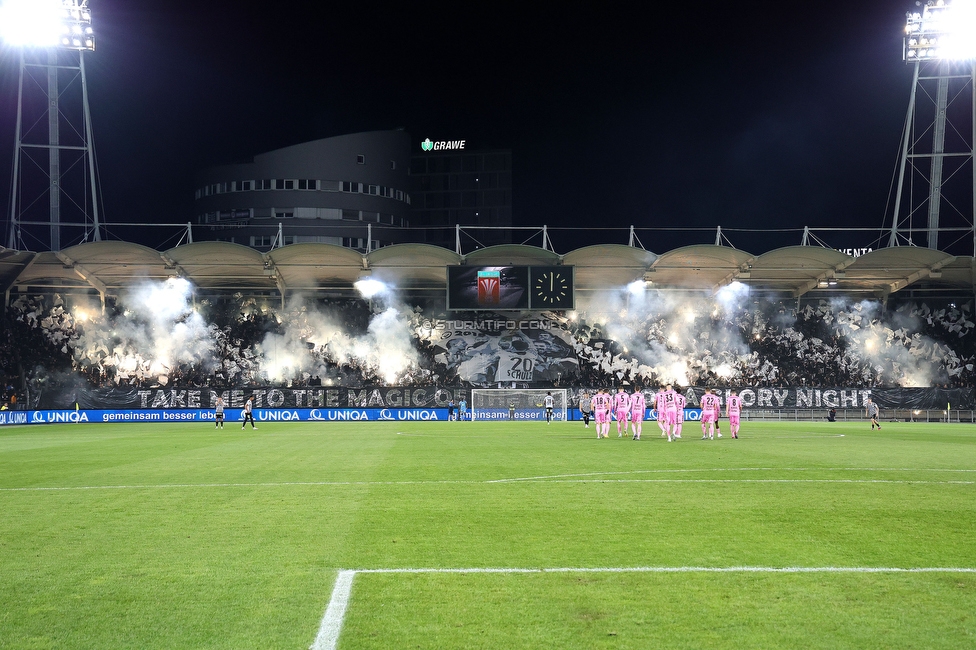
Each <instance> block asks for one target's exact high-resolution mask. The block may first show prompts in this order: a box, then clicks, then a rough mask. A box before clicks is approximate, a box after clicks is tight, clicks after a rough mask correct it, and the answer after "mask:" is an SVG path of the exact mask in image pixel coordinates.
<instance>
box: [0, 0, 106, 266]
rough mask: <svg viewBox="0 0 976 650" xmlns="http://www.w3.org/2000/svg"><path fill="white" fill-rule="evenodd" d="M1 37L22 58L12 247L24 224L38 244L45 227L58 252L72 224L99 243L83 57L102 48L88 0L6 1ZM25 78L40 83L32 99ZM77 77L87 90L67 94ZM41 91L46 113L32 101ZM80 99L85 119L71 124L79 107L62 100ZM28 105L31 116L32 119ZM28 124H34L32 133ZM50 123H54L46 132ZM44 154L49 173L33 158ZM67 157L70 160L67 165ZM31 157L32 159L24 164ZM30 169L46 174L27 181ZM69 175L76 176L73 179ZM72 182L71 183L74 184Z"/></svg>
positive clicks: (32, 86)
mask: <svg viewBox="0 0 976 650" xmlns="http://www.w3.org/2000/svg"><path fill="white" fill-rule="evenodd" d="M0 40H2V41H3V43H4V45H6V46H9V47H13V48H16V49H17V50H18V54H19V56H18V59H19V62H20V71H19V75H18V86H17V121H16V138H15V144H14V161H13V174H12V177H13V187H12V188H11V197H10V220H9V223H10V230H9V233H8V237H7V244H8V247H10V248H23V247H24V243H25V241H24V231H23V229H24V228H25V227H27V228H28V229H29V231H30V232H31V237H32V238H33V241H36V242H41V243H43V242H42V239H41V236H39V235H40V233H41V232H42V231H39V230H34V229H33V228H31V227H32V226H45V225H46V226H47V227H48V229H49V241H48V243H49V246H50V250H52V251H59V250H60V249H61V246H62V238H61V232H62V229H64V228H68V227H71V228H82V229H83V235H82V236H81V237H80V239H81V241H88V239H89V237H91V238H92V239H93V240H95V241H99V240H101V238H102V237H101V222H100V218H99V200H98V194H97V184H96V179H95V155H94V147H93V143H92V125H91V111H90V109H89V105H88V82H87V78H86V75H85V59H84V55H85V52H93V51H94V50H95V33H94V30H93V29H92V17H91V11H90V9H89V8H88V0H0ZM75 55H77V59H75V58H74V57H75ZM25 76H27V77H29V81H31V82H33V83H29V84H27V89H28V91H29V92H30V93H35V95H32V96H31V97H25V83H24V81H25ZM45 76H46V79H44V77H45ZM75 80H78V81H79V84H80V87H81V88H80V97H76V95H77V93H71V94H66V91H68V90H69V87H71V86H72V85H73V84H74V82H75ZM72 90H74V89H72ZM37 96H43V97H44V100H45V101H44V104H43V110H41V109H40V108H39V106H40V102H39V101H31V100H34V99H35V98H36V97H37ZM75 98H76V100H77V103H80V105H81V112H82V115H81V122H82V124H78V125H76V124H73V123H72V117H75V118H76V111H77V108H76V106H75V107H72V109H73V111H74V112H69V111H68V109H66V108H63V107H62V101H66V100H71V99H75ZM25 110H28V111H30V112H31V114H30V115H27V116H25ZM45 114H46V118H47V119H46V120H45V119H44V118H45ZM25 117H26V118H27V119H26V120H25ZM25 122H26V123H27V124H29V125H30V126H28V128H27V129H26V131H25V129H24V124H25ZM43 124H46V125H47V133H46V137H45V134H44V133H43V126H42V125H43ZM62 127H64V128H62ZM62 136H67V137H62ZM45 152H46V154H47V165H46V167H47V169H46V173H44V164H43V160H38V159H35V158H33V157H32V156H38V157H39V158H43V157H44V154H45ZM62 155H65V157H66V158H67V159H68V160H67V163H66V164H65V165H64V167H63V166H62ZM25 157H26V158H27V159H28V160H27V161H26V162H29V163H30V164H24V163H25V160H24V159H25ZM79 162H83V164H82V165H79V164H78V163H79ZM62 167H63V168H62ZM79 167H80V168H81V172H80V173H79V172H78V168H79ZM28 170H30V172H34V171H39V172H41V173H42V175H43V176H46V178H45V179H44V180H43V181H41V180H40V178H35V177H30V178H29V179H26V180H25V172H27V171H28ZM69 173H72V175H71V176H70V177H67V176H66V175H67V174H69ZM76 176H77V179H76ZM66 179H67V180H69V181H70V182H69V183H68V186H66V184H65V180H66ZM45 193H47V195H48V201H47V214H46V215H43V216H44V217H45V218H43V219H42V218H41V212H40V209H43V201H42V199H43V195H44V194H45ZM25 194H26V195H27V196H25ZM63 206H67V207H68V208H69V209H72V210H73V211H74V212H73V214H72V215H70V216H69V220H68V221H65V219H64V218H63V216H64V215H63V214H62V208H63ZM76 239H77V238H76ZM31 243H33V242H31Z"/></svg>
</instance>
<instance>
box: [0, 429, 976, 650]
mask: <svg viewBox="0 0 976 650" xmlns="http://www.w3.org/2000/svg"><path fill="white" fill-rule="evenodd" d="M592 432H593V428H592V427H591V428H590V429H583V428H582V425H581V424H579V423H567V424H553V425H551V426H547V425H545V424H539V423H518V424H508V423H494V422H493V423H442V422H429V423H420V422H409V423H407V422H400V423H392V422H391V423H387V422H371V423H352V422H345V423H329V424H326V423H305V424H298V423H261V424H260V428H259V429H258V430H257V431H252V430H251V429H250V428H248V429H247V430H246V431H243V432H242V431H241V430H240V429H238V428H236V427H234V426H233V425H231V426H229V427H228V428H227V429H225V430H223V431H215V430H214V429H212V428H210V427H208V426H207V425H186V424H111V425H95V424H91V425H88V424H81V425H66V426H60V425H52V426H36V427H18V428H8V429H4V430H0V522H2V526H0V648H62V647H71V648H130V647H131V648H137V647H138V648H237V649H239V648H305V647H308V645H309V644H310V643H311V642H312V640H313V639H314V638H315V634H316V631H317V629H318V625H319V621H320V619H321V617H322V612H323V611H324V609H325V606H326V604H327V603H328V601H329V597H330V594H331V591H332V583H333V581H334V579H335V576H336V571H337V570H338V569H375V568H383V569H390V568H476V567H499V568H560V567H569V568H573V567H577V568H621V567H642V566H654V567H736V566H757V567H796V566H802V567H901V568H911V567H957V568H959V567H961V568H973V567H976V535H974V532H976V517H974V512H973V511H974V509H976V499H974V496H976V485H974V481H976V428H974V427H973V426H971V425H945V424H909V423H890V424H885V425H884V429H883V430H882V431H881V432H877V431H871V429H870V428H869V426H868V425H867V424H866V423H834V424H827V423H809V422H807V423H785V422H784V423H746V424H745V426H744V428H743V432H742V435H743V438H742V439H741V440H729V439H728V438H723V439H722V440H716V441H712V442H703V441H701V440H699V439H698V437H699V435H700V434H696V427H695V426H694V425H689V426H688V427H687V428H686V432H685V440H682V441H680V442H676V443H671V444H668V443H666V442H664V441H663V440H662V439H660V438H659V437H657V427H656V426H655V425H654V424H653V423H648V425H647V427H645V434H644V438H645V439H644V440H643V441H641V442H634V441H631V440H629V439H626V438H625V439H623V440H621V439H618V438H616V434H615V429H614V431H612V432H611V436H612V437H611V439H609V440H600V441H597V440H596V439H595V437H594V435H593V433H592ZM727 434H728V432H727V431H726V435H727ZM974 611H976V574H974V573H910V574H909V573H844V574H840V573H837V574H834V573H810V574H797V573H789V574H785V573H776V574H755V573H720V574H717V573H579V572H575V573H574V572H567V573H531V574H450V573H438V574H429V573H418V574H403V573H387V574H375V573H374V574H370V573H359V574H357V575H356V578H355V581H354V586H353V591H352V598H351V602H350V606H349V610H348V612H347V616H346V621H345V624H344V627H343V631H342V635H341V637H340V643H339V647H340V648H344V649H347V648H391V647H421V648H446V647H465V648H500V647H509V648H514V647H526V648H538V647H560V648H604V647H605V648H643V647H655V646H662V645H667V646H669V647H675V648H682V647H688V648H693V647H705V646H707V647H718V648H722V647H729V648H733V647H734V648H739V647H797V648H799V647H804V648H806V647H823V648H827V647H830V648H838V647H852V648H855V647H856V648H864V647H878V648H882V647H884V648H898V647H901V648H916V647H917V648H921V647H925V648H939V647H944V648H958V647H973V646H974V645H976V615H974V614H973V612H974Z"/></svg>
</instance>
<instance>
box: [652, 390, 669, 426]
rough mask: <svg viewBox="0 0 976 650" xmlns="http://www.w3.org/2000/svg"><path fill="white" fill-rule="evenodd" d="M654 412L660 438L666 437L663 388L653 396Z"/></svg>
mask: <svg viewBox="0 0 976 650" xmlns="http://www.w3.org/2000/svg"><path fill="white" fill-rule="evenodd" d="M654 410H655V411H657V426H659V427H660V428H661V436H662V437H663V436H666V435H668V425H667V417H665V415H664V386H661V387H660V388H658V389H657V393H655V394H654Z"/></svg>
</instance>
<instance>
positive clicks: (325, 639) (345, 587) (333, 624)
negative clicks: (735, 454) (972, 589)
mask: <svg viewBox="0 0 976 650" xmlns="http://www.w3.org/2000/svg"><path fill="white" fill-rule="evenodd" d="M357 573H371V574H401V575H403V574H436V573H440V574H475V573H482V574H541V573H773V574H776V573H976V567H857V566H852V567H845V566H824V567H805V566H792V567H789V566H788V567H771V566H729V567H708V566H671V567H669V566H637V567H552V568H544V567H535V568H519V567H509V568H505V567H473V568H453V569H451V568H442V569H437V568H413V569H411V568H401V569H342V570H340V571H339V575H338V576H337V577H336V581H335V586H334V587H333V588H332V597H331V598H330V599H329V604H328V606H327V607H326V609H325V614H324V615H323V616H322V622H321V623H320V624H319V631H318V634H317V635H316V636H315V641H314V642H313V643H312V645H311V646H309V650H335V648H336V646H337V645H338V643H339V633H340V632H342V623H343V621H344V619H345V616H346V609H347V608H348V607H349V599H350V596H351V595H352V583H353V578H355V577H356V574H357Z"/></svg>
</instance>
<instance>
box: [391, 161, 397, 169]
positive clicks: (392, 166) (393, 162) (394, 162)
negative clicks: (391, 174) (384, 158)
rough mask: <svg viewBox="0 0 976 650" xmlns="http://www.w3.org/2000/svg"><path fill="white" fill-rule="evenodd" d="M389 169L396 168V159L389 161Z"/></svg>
mask: <svg viewBox="0 0 976 650" xmlns="http://www.w3.org/2000/svg"><path fill="white" fill-rule="evenodd" d="M390 169H396V161H395V160H391V161H390Z"/></svg>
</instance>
